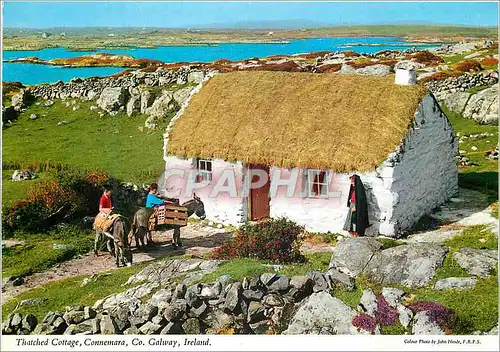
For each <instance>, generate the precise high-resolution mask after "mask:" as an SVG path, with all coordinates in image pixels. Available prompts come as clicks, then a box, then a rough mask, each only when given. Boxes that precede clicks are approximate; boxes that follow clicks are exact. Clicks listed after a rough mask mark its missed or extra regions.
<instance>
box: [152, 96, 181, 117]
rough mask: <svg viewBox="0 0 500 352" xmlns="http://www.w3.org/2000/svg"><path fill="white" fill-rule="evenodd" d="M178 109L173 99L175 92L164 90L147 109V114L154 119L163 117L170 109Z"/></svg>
mask: <svg viewBox="0 0 500 352" xmlns="http://www.w3.org/2000/svg"><path fill="white" fill-rule="evenodd" d="M175 109H176V106H175V104H174V100H173V94H172V92H170V91H163V92H162V95H160V96H159V97H158V98H157V99H156V100H155V101H154V102H153V104H152V105H151V107H149V108H147V109H146V114H148V115H149V116H150V117H151V118H153V119H162V118H164V117H165V115H166V114H167V113H168V112H169V111H173V110H175Z"/></svg>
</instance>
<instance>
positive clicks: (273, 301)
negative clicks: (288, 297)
mask: <svg viewBox="0 0 500 352" xmlns="http://www.w3.org/2000/svg"><path fill="white" fill-rule="evenodd" d="M262 303H264V305H265V306H269V307H283V306H284V305H285V301H284V300H283V298H282V297H281V296H280V295H278V294H276V293H270V294H268V295H267V296H265V297H264V298H263V299H262Z"/></svg>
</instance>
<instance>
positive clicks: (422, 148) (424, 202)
mask: <svg viewBox="0 0 500 352" xmlns="http://www.w3.org/2000/svg"><path fill="white" fill-rule="evenodd" d="M457 151H458V140H457V138H455V137H454V132H453V129H452V127H451V125H450V123H449V121H448V119H447V118H446V116H445V115H444V113H442V111H441V110H440V109H439V106H438V105H437V103H436V102H435V100H434V98H433V97H432V96H431V95H429V94H428V95H426V96H425V97H424V99H423V101H422V103H421V104H420V106H419V108H418V110H417V112H416V114H415V122H414V124H413V127H412V128H411V129H410V131H409V133H408V136H407V137H406V139H405V141H404V145H403V147H402V151H401V152H399V153H398V155H397V156H396V159H399V161H398V162H396V163H394V167H393V182H392V185H391V192H392V193H393V194H394V195H397V199H396V202H395V207H394V209H393V213H392V218H391V219H390V220H389V222H390V223H393V224H394V226H395V230H396V231H404V230H406V229H408V228H409V227H411V226H412V225H413V224H414V223H415V222H416V221H418V220H419V219H420V218H421V217H422V216H423V215H425V214H428V213H430V212H431V210H432V209H433V208H435V207H436V206H438V205H440V204H442V203H444V202H445V201H446V200H448V199H449V198H451V197H452V196H453V195H454V194H456V193H457V191H458V169H457V166H456V160H455V156H456V155H457ZM384 164H386V165H387V164H389V165H390V164H392V162H391V161H390V160H387V161H386V162H385V163H384Z"/></svg>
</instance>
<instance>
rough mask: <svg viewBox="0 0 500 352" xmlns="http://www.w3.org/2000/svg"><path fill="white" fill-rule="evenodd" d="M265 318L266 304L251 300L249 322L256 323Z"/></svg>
mask: <svg viewBox="0 0 500 352" xmlns="http://www.w3.org/2000/svg"><path fill="white" fill-rule="evenodd" d="M264 318H265V316H264V305H263V304H262V303H260V302H255V301H252V302H250V304H249V305H248V315H247V322H248V323H255V322H258V321H261V320H263V319H264Z"/></svg>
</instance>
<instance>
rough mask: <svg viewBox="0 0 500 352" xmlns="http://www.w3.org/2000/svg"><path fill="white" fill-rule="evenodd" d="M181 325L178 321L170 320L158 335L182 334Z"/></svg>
mask: <svg viewBox="0 0 500 352" xmlns="http://www.w3.org/2000/svg"><path fill="white" fill-rule="evenodd" d="M183 333H184V330H182V325H181V324H180V323H179V322H170V323H168V324H167V326H165V328H163V330H162V331H160V335H172V334H183Z"/></svg>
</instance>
